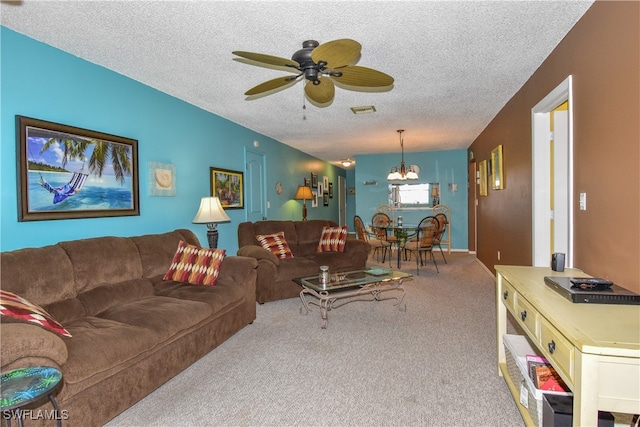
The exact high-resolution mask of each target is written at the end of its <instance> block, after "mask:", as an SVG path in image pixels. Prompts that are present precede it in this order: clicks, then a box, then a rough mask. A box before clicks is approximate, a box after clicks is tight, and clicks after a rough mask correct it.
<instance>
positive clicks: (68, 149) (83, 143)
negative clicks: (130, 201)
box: [40, 138, 131, 184]
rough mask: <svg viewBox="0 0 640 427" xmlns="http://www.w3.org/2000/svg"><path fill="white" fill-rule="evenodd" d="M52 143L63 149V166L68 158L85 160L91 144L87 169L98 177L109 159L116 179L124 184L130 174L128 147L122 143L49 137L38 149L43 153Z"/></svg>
mask: <svg viewBox="0 0 640 427" xmlns="http://www.w3.org/2000/svg"><path fill="white" fill-rule="evenodd" d="M54 143H58V144H59V145H60V146H61V148H62V151H63V157H62V166H63V167H64V166H65V165H66V164H67V162H68V161H69V160H70V159H78V160H80V161H82V162H85V161H86V158H87V157H86V151H87V148H89V146H90V145H93V147H94V148H93V153H91V158H90V159H89V171H90V172H91V173H93V174H95V175H98V176H99V177H101V176H102V172H103V171H104V168H105V166H106V165H107V160H109V159H111V164H112V165H113V172H114V174H115V177H116V180H117V181H118V182H119V183H120V184H124V180H125V176H126V175H131V160H130V159H129V148H128V147H127V146H125V145H122V144H114V143H111V142H107V141H100V140H86V139H81V138H77V139H70V138H50V139H49V140H48V141H47V142H46V143H45V144H44V145H43V146H42V149H41V150H40V152H41V153H44V152H45V151H46V150H48V149H49V148H50V147H51V146H52V145H53V144H54Z"/></svg>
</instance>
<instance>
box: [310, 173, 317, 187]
mask: <svg viewBox="0 0 640 427" xmlns="http://www.w3.org/2000/svg"><path fill="white" fill-rule="evenodd" d="M311 188H318V174H317V173H313V172H311Z"/></svg>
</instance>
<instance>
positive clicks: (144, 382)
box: [0, 230, 257, 427]
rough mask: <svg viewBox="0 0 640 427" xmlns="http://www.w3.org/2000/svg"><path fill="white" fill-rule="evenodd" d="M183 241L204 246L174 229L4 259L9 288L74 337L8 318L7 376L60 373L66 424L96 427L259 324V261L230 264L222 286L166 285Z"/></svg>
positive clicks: (232, 259) (234, 259)
mask: <svg viewBox="0 0 640 427" xmlns="http://www.w3.org/2000/svg"><path fill="white" fill-rule="evenodd" d="M180 240H184V241H186V242H187V243H190V244H193V245H197V246H200V243H199V241H198V238H197V237H196V236H195V235H194V234H193V233H192V232H191V231H189V230H175V231H172V232H168V233H164V234H153V235H145V236H137V237H128V238H127V237H100V238H91V239H83V240H76V241H68V242H61V243H58V244H56V245H51V246H46V247H42V248H28V249H20V250H16V251H12V252H3V253H2V254H0V257H1V268H2V270H1V274H2V288H3V290H5V291H10V292H13V293H15V294H18V295H20V296H21V297H23V298H26V299H28V300H29V301H30V302H32V303H35V304H38V305H40V306H42V307H43V308H44V309H45V310H47V311H48V312H49V313H50V314H51V315H52V316H53V317H54V318H56V320H57V321H59V322H60V323H61V324H62V325H63V326H64V327H65V328H66V329H67V330H68V331H69V332H70V333H71V334H72V335H73V336H72V337H70V338H67V337H61V336H60V335H57V334H55V333H53V332H49V331H48V330H45V329H43V328H41V327H39V326H36V325H32V324H26V323H14V322H9V321H8V319H7V318H5V317H2V318H1V319H2V323H1V325H0V328H1V331H0V333H1V344H2V345H1V353H0V356H1V359H0V361H1V365H2V371H7V370H10V369H14V368H19V367H24V366H31V365H46V366H54V367H57V368H59V369H60V370H61V371H62V374H63V385H62V387H61V388H60V389H59V392H58V394H57V400H58V404H59V406H60V409H61V410H63V411H65V412H66V413H67V414H68V419H66V420H64V421H63V424H64V425H66V426H82V427H87V426H99V425H102V424H104V423H105V422H106V421H108V420H110V419H111V418H113V417H114V416H116V415H117V414H119V413H120V412H122V411H124V410H125V409H127V408H128V407H130V406H131V405H133V404H134V403H135V402H137V401H138V400H140V399H141V398H143V397H144V396H146V395H147V394H149V393H151V392H152V391H153V390H155V389H156V388H158V387H159V386H160V385H162V384H163V383H165V382H166V381H168V380H169V379H170V378H172V377H173V376H175V375H176V374H178V373H179V372H180V371H182V370H184V369H185V368H187V367H188V366H189V365H191V364H192V363H193V362H195V361H196V360H198V359H199V358H201V357H202V356H204V355H205V354H206V353H208V352H209V351H211V350H212V349H213V348H215V347H216V346H218V345H219V344H220V343H222V342H223V341H224V340H226V339H227V338H229V337H231V336H232V335H233V334H234V333H236V332H237V331H239V330H240V329H242V328H243V327H244V326H246V325H248V324H250V323H252V322H253V321H254V319H255V316H256V301H255V282H256V273H257V270H256V267H257V261H256V260H255V259H254V258H246V257H238V256H229V257H226V258H225V259H224V260H223V262H222V264H221V266H220V275H219V276H218V281H217V284H216V285H215V286H204V285H200V286H196V285H190V284H185V283H178V282H173V281H164V280H163V276H164V274H165V273H166V272H167V270H168V268H169V266H170V264H171V261H172V258H173V255H174V253H175V251H176V249H177V247H178V243H179V241H180ZM40 408H41V409H42V410H50V409H51V404H50V403H47V401H46V399H45V401H44V402H43V403H42V406H41V407H40ZM14 421H15V420H14ZM46 424H51V420H48V422H45V425H46ZM27 425H34V424H32V423H31V422H30V421H28V422H27Z"/></svg>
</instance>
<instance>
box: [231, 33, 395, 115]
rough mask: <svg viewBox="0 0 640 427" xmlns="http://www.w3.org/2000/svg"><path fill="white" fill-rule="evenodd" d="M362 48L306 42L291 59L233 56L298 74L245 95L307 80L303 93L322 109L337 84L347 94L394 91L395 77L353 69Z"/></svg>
mask: <svg viewBox="0 0 640 427" xmlns="http://www.w3.org/2000/svg"><path fill="white" fill-rule="evenodd" d="M361 48H362V45H361V44H360V43H358V42H357V41H355V40H351V39H339V40H334V41H330V42H327V43H323V44H320V43H318V42H317V41H315V40H307V41H305V42H304V43H302V49H300V50H298V51H297V52H295V53H294V54H293V55H292V56H291V59H286V58H280V57H277V56H272V55H264V54H261V53H253V52H244V51H234V52H232V53H233V54H234V55H237V56H239V57H241V58H244V59H248V60H249V61H242V60H240V61H242V62H246V63H249V64H252V65H259V66H263V67H269V68H274V67H276V68H278V69H284V70H286V71H290V72H293V73H296V75H294V76H287V77H278V78H276V79H273V80H268V81H266V82H264V83H261V84H259V85H257V86H255V87H252V88H251V89H249V90H248V91H246V92H245V95H247V96H249V97H250V96H255V95H267V94H268V93H267V92H270V91H274V90H276V89H280V88H282V89H284V87H285V86H287V85H293V84H295V83H297V82H298V81H300V80H306V81H307V82H306V84H305V87H304V92H305V94H306V96H307V98H308V99H309V100H311V102H313V103H314V104H315V105H317V106H319V107H326V106H328V105H330V104H331V102H332V101H333V98H334V96H335V86H336V84H337V85H338V86H339V87H341V88H343V89H348V90H363V91H364V90H371V89H373V88H377V89H381V88H387V90H389V89H391V85H393V77H391V76H390V75H388V74H385V73H383V72H381V71H377V70H374V69H372V68H367V67H360V66H357V65H354V64H355V63H357V62H358V60H359V59H360V49H361ZM235 59H236V60H238V58H235ZM301 77H302V78H301Z"/></svg>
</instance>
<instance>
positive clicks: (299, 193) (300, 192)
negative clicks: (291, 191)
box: [293, 185, 313, 200]
mask: <svg viewBox="0 0 640 427" xmlns="http://www.w3.org/2000/svg"><path fill="white" fill-rule="evenodd" d="M293 198H294V199H295V200H311V199H313V194H311V188H309V187H307V186H306V185H301V186H299V187H298V189H297V190H296V195H295V196H293Z"/></svg>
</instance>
